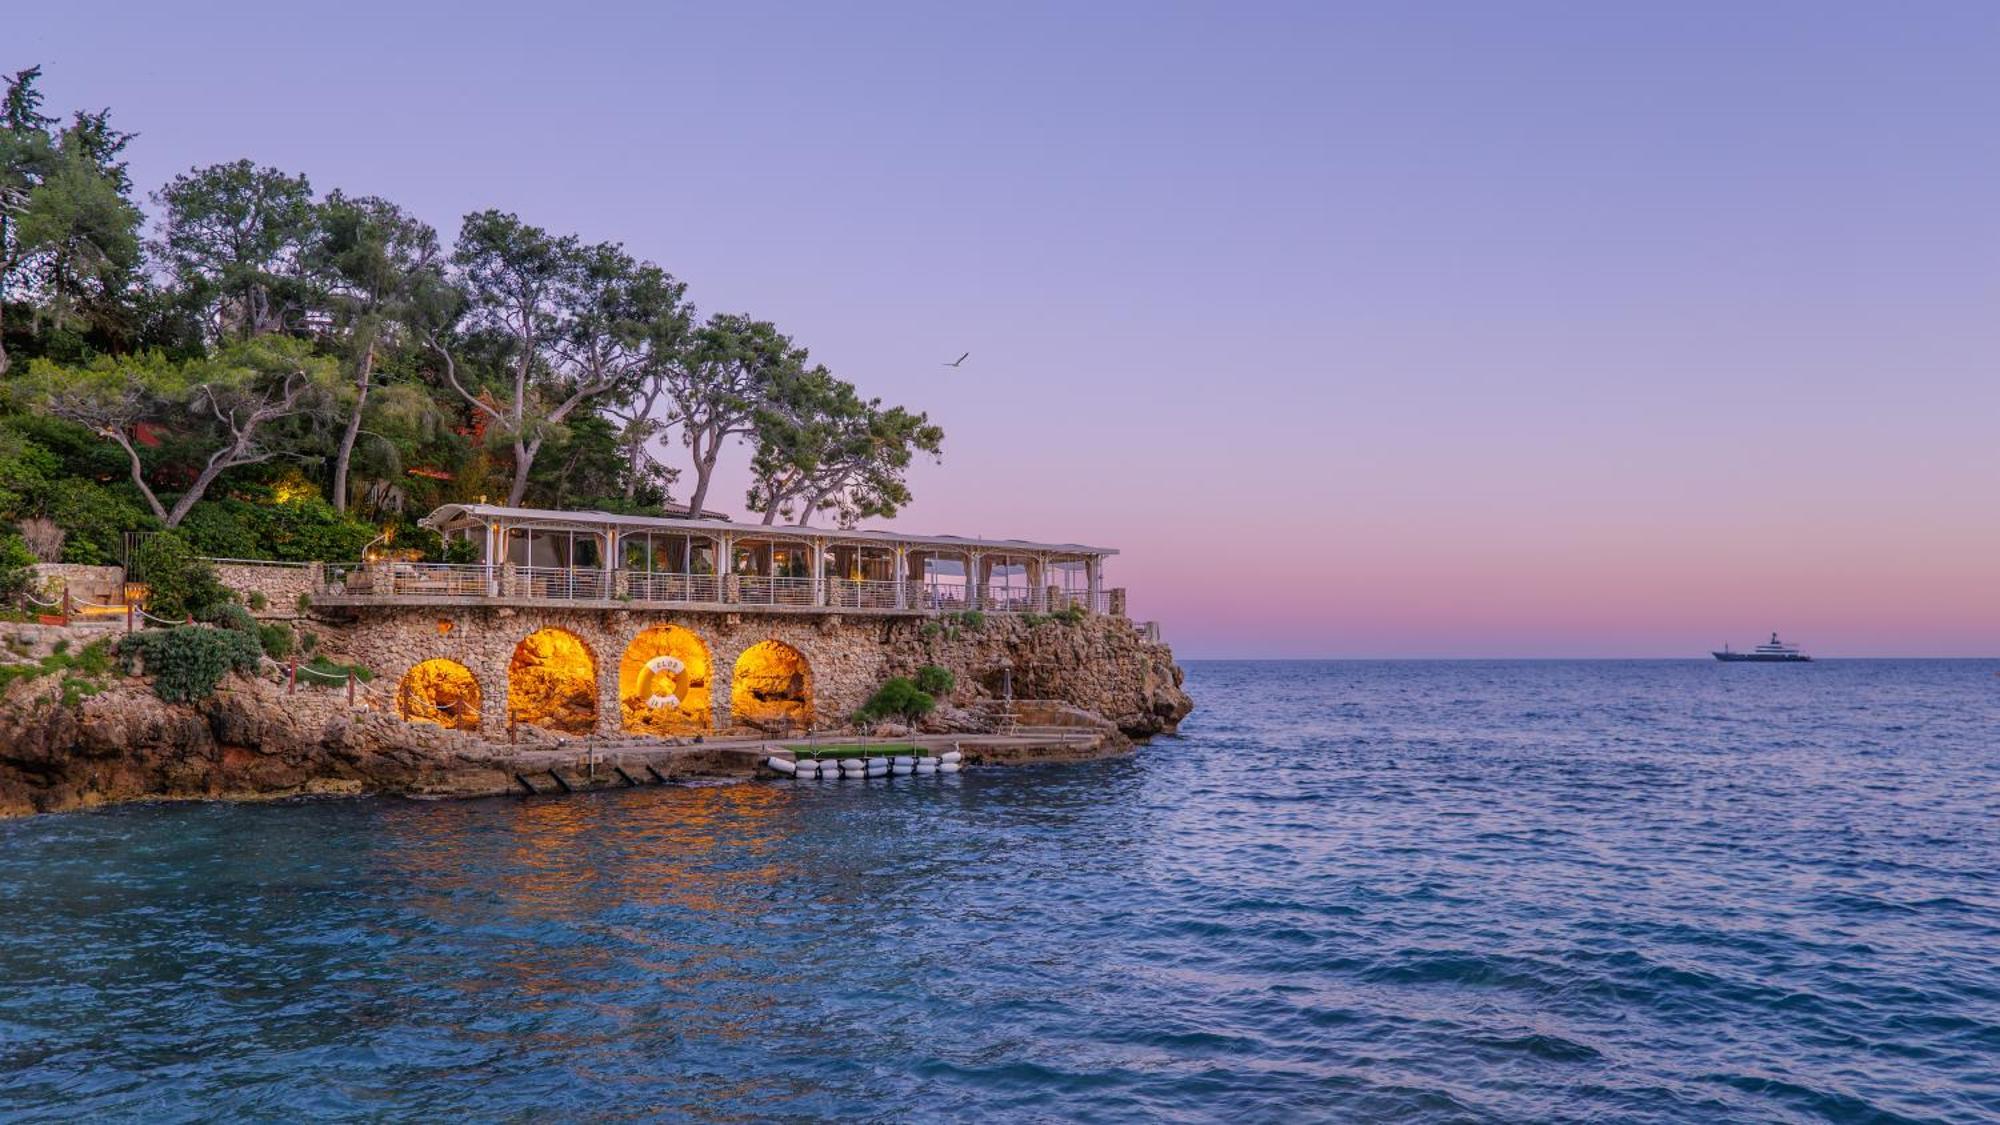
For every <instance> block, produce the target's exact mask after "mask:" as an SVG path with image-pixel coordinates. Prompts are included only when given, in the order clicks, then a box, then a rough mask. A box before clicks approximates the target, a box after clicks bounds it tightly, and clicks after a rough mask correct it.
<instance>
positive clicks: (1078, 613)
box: [1049, 605, 1090, 625]
mask: <svg viewBox="0 0 2000 1125" xmlns="http://www.w3.org/2000/svg"><path fill="white" fill-rule="evenodd" d="M1088 616H1090V612H1089V611H1088V610H1086V609H1084V608H1083V607H1082V606H1080V605H1070V606H1064V607H1063V608H1061V609H1059V610H1056V611H1055V612H1054V613H1051V614H1049V618H1050V620H1052V621H1060V622H1062V623H1063V624H1065V625H1081V624H1083V619H1084V618H1086V617H1088Z"/></svg>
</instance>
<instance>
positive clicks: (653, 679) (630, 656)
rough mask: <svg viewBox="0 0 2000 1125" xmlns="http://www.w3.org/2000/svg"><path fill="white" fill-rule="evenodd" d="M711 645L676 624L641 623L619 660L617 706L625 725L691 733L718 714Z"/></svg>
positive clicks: (667, 732) (643, 729) (646, 731)
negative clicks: (714, 708)
mask: <svg viewBox="0 0 2000 1125" xmlns="http://www.w3.org/2000/svg"><path fill="white" fill-rule="evenodd" d="M713 673H714V668H713V666H712V665H711V664H710V662H709V656H708V646H707V645H705V644H703V643H702V642H701V638H700V637H698V636H696V635H695V634H694V633H693V632H691V631H689V630H687V629H683V628H681V627H680V626H678V625H655V626H653V627H651V628H649V629H643V630H641V631H640V632H639V635H638V636H636V637H633V638H632V643H631V644H630V645H629V646H627V647H626V649H625V656H624V659H622V660H620V661H619V662H618V706H619V711H620V712H621V718H622V719H623V721H624V727H625V729H626V730H631V731H639V732H641V733H644V734H660V735H674V734H693V733H697V732H700V731H705V730H708V729H709V727H710V726H711V725H713V721H714V717H713V714H712V708H711V706H710V704H709V681H710V679H711V678H712V676H713Z"/></svg>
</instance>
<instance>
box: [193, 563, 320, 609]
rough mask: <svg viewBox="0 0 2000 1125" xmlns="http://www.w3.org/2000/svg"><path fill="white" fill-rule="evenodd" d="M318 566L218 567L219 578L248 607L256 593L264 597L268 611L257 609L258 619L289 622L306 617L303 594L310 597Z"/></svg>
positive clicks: (247, 564)
mask: <svg viewBox="0 0 2000 1125" xmlns="http://www.w3.org/2000/svg"><path fill="white" fill-rule="evenodd" d="M318 565H319V564H318V563H229V562H219V563H216V564H215V576H216V578H217V579H219V580H220V581H221V582H222V584H223V585H224V586H225V587H228V588H229V589H231V590H234V591H236V594H237V596H238V597H239V598H241V599H242V600H243V601H244V603H245V605H246V606H247V605H248V603H249V601H250V595H251V594H252V593H259V594H262V595H264V603H265V604H264V608H263V609H253V610H251V612H252V613H253V614H254V615H255V616H257V617H265V618H278V619H288V618H294V617H302V616H304V615H303V614H301V613H300V612H299V595H300V594H310V593H312V588H313V568H314V567H316V566H318Z"/></svg>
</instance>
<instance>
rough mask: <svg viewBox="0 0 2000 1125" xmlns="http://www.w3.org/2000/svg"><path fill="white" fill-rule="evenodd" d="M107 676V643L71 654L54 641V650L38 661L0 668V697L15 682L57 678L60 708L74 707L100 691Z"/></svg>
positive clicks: (108, 670)
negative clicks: (59, 683) (60, 686)
mask: <svg viewBox="0 0 2000 1125" xmlns="http://www.w3.org/2000/svg"><path fill="white" fill-rule="evenodd" d="M110 673H111V642H109V641H93V642H91V643H90V644H89V645H87V646H85V647H84V648H83V649H82V650H80V651H78V652H74V653H72V652H70V651H69V642H68V641H58V642H56V650H55V651H54V652H52V653H50V654H49V655H47V656H44V657H42V658H41V659H40V660H37V661H23V662H21V663H18V664H0V695H4V694H5V693H6V691H7V688H8V686H9V685H12V684H14V683H17V682H19V681H22V680H37V679H40V678H42V677H43V676H51V675H58V674H60V675H61V676H62V678H63V679H62V698H63V705H64V706H66V707H74V706H76V704H77V703H78V702H79V701H80V700H82V699H83V698H84V697H85V696H91V695H96V694H97V693H98V692H100V691H102V690H104V680H105V678H106V677H107V676H108V675H110Z"/></svg>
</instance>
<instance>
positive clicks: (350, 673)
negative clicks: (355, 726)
mask: <svg viewBox="0 0 2000 1125" xmlns="http://www.w3.org/2000/svg"><path fill="white" fill-rule="evenodd" d="M347 705H348V706H349V707H353V706H354V669H352V668H349V669H348V670H347Z"/></svg>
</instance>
